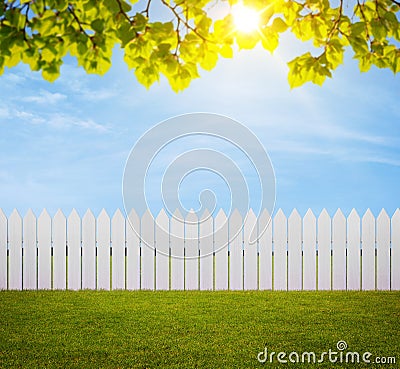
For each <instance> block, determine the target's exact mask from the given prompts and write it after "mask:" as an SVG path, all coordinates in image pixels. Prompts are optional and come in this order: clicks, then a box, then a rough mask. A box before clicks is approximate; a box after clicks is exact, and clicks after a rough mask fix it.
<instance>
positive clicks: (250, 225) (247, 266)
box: [243, 209, 258, 290]
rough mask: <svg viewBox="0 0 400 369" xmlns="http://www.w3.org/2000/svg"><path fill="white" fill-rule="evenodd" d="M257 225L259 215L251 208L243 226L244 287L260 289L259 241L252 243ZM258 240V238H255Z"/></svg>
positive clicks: (246, 288)
mask: <svg viewBox="0 0 400 369" xmlns="http://www.w3.org/2000/svg"><path fill="white" fill-rule="evenodd" d="M256 226H257V217H256V215H255V214H254V212H253V210H252V209H250V210H249V212H248V213H247V217H246V219H245V224H244V227H243V245H244V276H243V277H244V289H245V290H256V289H258V260H257V258H258V253H257V242H254V243H252V244H251V243H250V242H251V240H252V239H253V237H252V232H254V228H255V227H256ZM255 240H256V238H255Z"/></svg>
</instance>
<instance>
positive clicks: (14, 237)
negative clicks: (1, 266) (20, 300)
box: [8, 209, 22, 290]
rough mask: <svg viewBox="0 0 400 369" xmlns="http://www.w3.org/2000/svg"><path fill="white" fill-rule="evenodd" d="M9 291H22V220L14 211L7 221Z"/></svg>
mask: <svg viewBox="0 0 400 369" xmlns="http://www.w3.org/2000/svg"><path fill="white" fill-rule="evenodd" d="M8 232H9V233H8V241H9V269H8V286H9V289H10V290H22V219H21V216H20V215H19V214H18V211H17V210H15V209H14V211H13V212H12V214H11V215H10V219H9V221H8Z"/></svg>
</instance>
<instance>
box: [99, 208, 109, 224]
mask: <svg viewBox="0 0 400 369" xmlns="http://www.w3.org/2000/svg"><path fill="white" fill-rule="evenodd" d="M100 219H101V220H102V221H109V220H110V217H109V215H108V213H107V211H106V209H104V208H103V209H102V210H101V212H100V214H99V216H98V220H99V221H100Z"/></svg>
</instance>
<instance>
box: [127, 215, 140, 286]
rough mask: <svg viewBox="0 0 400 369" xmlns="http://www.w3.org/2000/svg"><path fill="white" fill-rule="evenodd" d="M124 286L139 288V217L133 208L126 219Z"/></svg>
mask: <svg viewBox="0 0 400 369" xmlns="http://www.w3.org/2000/svg"><path fill="white" fill-rule="evenodd" d="M126 288H127V289H128V290H138V289H139V288H140V219H139V216H138V215H137V213H136V212H135V210H133V209H132V210H131V211H130V213H129V215H128V219H127V221H126Z"/></svg>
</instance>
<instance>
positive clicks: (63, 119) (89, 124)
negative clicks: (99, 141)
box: [48, 114, 108, 132]
mask: <svg viewBox="0 0 400 369" xmlns="http://www.w3.org/2000/svg"><path fill="white" fill-rule="evenodd" d="M48 124H49V125H51V126H53V127H56V128H70V127H78V128H82V129H89V130H94V131H97V132H106V131H108V128H107V127H106V126H105V125H102V124H99V123H96V122H95V121H93V120H92V119H90V118H89V119H80V118H77V117H74V116H70V115H66V114H52V115H50V116H49V117H48Z"/></svg>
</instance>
